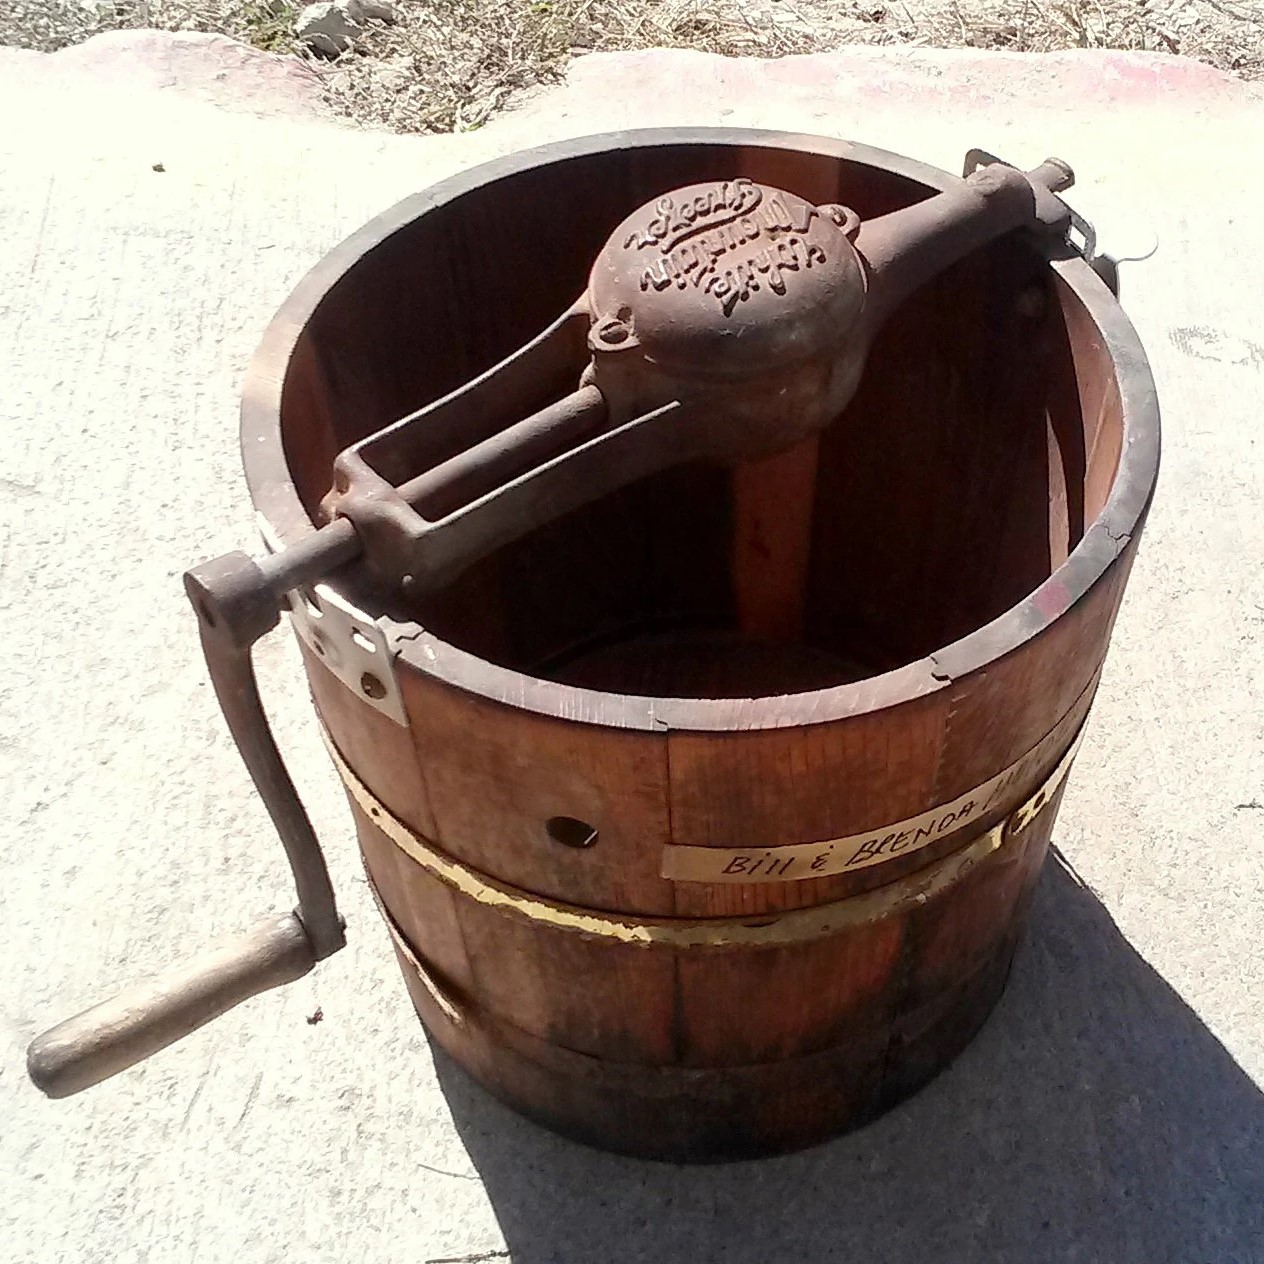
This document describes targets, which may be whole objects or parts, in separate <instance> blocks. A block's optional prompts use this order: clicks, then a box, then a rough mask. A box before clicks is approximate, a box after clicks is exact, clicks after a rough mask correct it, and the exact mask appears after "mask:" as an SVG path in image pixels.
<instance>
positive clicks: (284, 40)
mask: <svg viewBox="0 0 1264 1264" xmlns="http://www.w3.org/2000/svg"><path fill="white" fill-rule="evenodd" d="M391 7H392V8H393V10H394V14H395V20H394V21H392V22H387V21H382V20H380V19H371V20H368V21H366V22H365V23H364V25H363V31H362V34H360V35H359V36H357V37H356V39H355V41H354V43H353V45H352V47H351V48H349V49H348V50H347V51H346V52H344V53H343V54H342V55H341V56H339V57H336V58H327V57H319V56H315V55H314V54H312V52H311V51H310V50H309V49H307V48H306V47H305V46H303V45H302V44H301V42H299V41H298V40H296V38H295V35H294V27H295V23H296V20H297V18H298V14H299V11H300V6H299V5H298V4H296V3H294V2H293V0H4V2H3V3H0V43H2V44H14V45H18V46H20V47H25V48H35V49H41V50H44V51H53V50H55V49H58V48H63V47H65V46H66V45H68V44H73V43H77V42H79V41H81V40H84V39H87V38H88V37H89V36H91V35H94V34H97V33H98V32H100V31H107V30H117V29H120V28H129V27H158V28H162V29H166V30H196V31H214V32H218V33H221V34H225V35H230V36H233V37H235V38H237V39H240V40H243V41H244V42H246V43H248V44H251V45H254V46H255V47H257V48H261V49H265V50H268V51H270V52H276V53H282V54H286V55H293V56H299V57H305V58H308V59H309V60H311V62H312V64H313V67H314V68H315V69H316V70H318V71H319V73H320V75H321V77H322V80H323V82H324V85H325V89H326V91H327V93H328V94H329V97H330V99H331V101H332V102H333V103H334V105H335V106H336V107H337V108H338V109H339V110H340V111H342V112H343V113H344V114H346V115H347V116H348V117H349V118H350V119H352V120H354V121H355V122H358V123H361V124H364V125H367V126H377V127H387V128H390V129H391V130H394V131H404V132H445V131H464V130H468V129H470V128H475V127H478V126H480V125H481V124H482V123H484V122H485V121H486V120H487V119H488V118H489V117H490V116H491V115H492V114H493V113H494V112H495V111H496V110H497V109H499V108H501V107H502V106H503V105H504V104H505V103H506V101H507V100H509V99H510V98H511V97H512V95H513V94H514V93H515V92H518V91H520V90H522V89H524V88H529V87H532V86H534V85H536V84H539V83H546V82H548V81H550V80H552V79H556V78H557V77H558V76H559V75H560V74H561V73H562V72H563V70H564V68H565V66H566V63H567V61H568V60H569V59H570V58H571V57H574V56H577V55H582V54H583V53H585V52H590V51H594V50H603V51H609V50H620V49H638V48H653V47H667V48H695V49H702V50H706V51H710V52H717V53H727V54H731V55H734V56H754V57H778V56H784V55H787V54H792V53H808V52H823V51H828V50H830V49H834V48H837V47H839V46H841V45H844V44H913V45H932V46H936V47H945V48H954V47H955V48H961V47H972V48H998V49H1008V50H1011V51H1033V52H1039V51H1047V50H1051V49H1064V48H1120V49H1141V50H1149V51H1156V52H1167V53H1180V54H1183V55H1185V56H1188V57H1195V58H1198V59H1199V60H1202V61H1205V62H1209V63H1210V64H1212V65H1214V66H1217V67H1219V68H1221V69H1223V70H1226V71H1228V72H1230V73H1233V74H1237V75H1240V76H1242V77H1243V78H1249V79H1264V0H1011V2H1009V3H1006V2H1004V0H393V4H392V6H391Z"/></svg>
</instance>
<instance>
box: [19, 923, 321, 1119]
mask: <svg viewBox="0 0 1264 1264" xmlns="http://www.w3.org/2000/svg"><path fill="white" fill-rule="evenodd" d="M315 964H316V954H315V952H314V951H313V949H312V945H311V941H310V940H309V939H308V938H307V932H306V931H304V929H303V924H302V922H300V921H299V919H298V918H297V917H296V916H295V915H294V914H293V913H286V914H283V915H280V916H277V917H270V918H268V919H267V920H266V921H263V922H260V923H259V924H258V925H257V926H255V928H254V929H253V930H250V931H247V932H246V934H244V935H241V936H239V937H238V938H236V939H233V940H229V941H228V942H226V943H224V944H222V945H221V946H220V947H218V948H213V949H211V950H210V951H209V952H207V953H205V954H204V955H203V956H201V957H198V958H197V959H195V960H194V961H191V962H188V963H186V964H185V965H181V966H175V967H172V968H171V969H169V970H167V971H165V972H164V973H163V974H160V975H159V976H158V977H157V978H154V979H151V980H149V981H148V982H145V983H139V984H137V985H135V986H134V987H131V988H129V989H127V991H125V992H120V993H119V994H118V995H117V996H113V997H111V998H110V999H109V1000H108V1001H102V1002H101V1003H100V1004H99V1005H94V1006H92V1008H91V1009H86V1010H84V1011H83V1013H82V1014H76V1015H75V1017H74V1018H68V1019H67V1020H66V1021H65V1022H62V1023H58V1024H57V1026H56V1027H53V1028H50V1029H49V1030H48V1031H46V1032H44V1034H43V1035H42V1036H37V1037H36V1038H35V1039H34V1040H33V1041H32V1042H31V1045H30V1047H29V1048H28V1049H27V1051H26V1067H27V1071H28V1072H29V1074H30V1077H31V1079H32V1080H33V1081H34V1083H35V1085H36V1087H37V1088H38V1089H39V1090H40V1091H41V1092H43V1093H45V1094H47V1095H48V1096H49V1097H70V1096H71V1095H73V1094H75V1093H79V1092H82V1091H83V1090H84V1089H85V1088H91V1087H92V1085H94V1084H99V1083H100V1082H101V1081H102V1080H106V1079H109V1077H110V1076H112V1075H117V1074H118V1073H119V1072H120V1071H125V1070H127V1068H128V1067H130V1066H135V1064H136V1063H137V1062H141V1061H143V1060H144V1059H145V1058H147V1057H149V1056H150V1055H151V1054H153V1053H157V1052H158V1050H159V1049H165V1048H166V1047H167V1046H168V1045H170V1044H174V1043H175V1042H176V1041H177V1040H180V1039H182V1038H183V1037H185V1036H187V1035H189V1034H190V1033H191V1032H194V1031H196V1030H197V1029H198V1028H199V1027H202V1026H205V1024H207V1023H209V1022H210V1021H211V1019H213V1018H218V1017H219V1016H220V1015H221V1014H223V1013H226V1012H227V1011H228V1010H230V1009H232V1008H233V1006H234V1005H240V1004H241V1002H242V1001H245V1000H249V999H250V997H252V996H257V995H258V994H259V993H260V992H266V991H268V990H269V989H270V988H275V987H280V986H281V985H282V984H283V983H291V982H293V981H294V980H295V979H298V978H301V977H302V976H303V975H305V974H306V973H307V972H308V971H309V970H310V969H311V968H312V966H314V965H315Z"/></svg>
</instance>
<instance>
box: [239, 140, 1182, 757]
mask: <svg viewBox="0 0 1264 1264" xmlns="http://www.w3.org/2000/svg"><path fill="white" fill-rule="evenodd" d="M685 145H699V146H704V145H705V146H708V147H715V146H729V147H732V148H734V149H741V148H762V149H786V150H793V151H798V152H805V153H811V154H817V155H820V156H822V157H826V158H833V159H836V160H839V161H844V160H845V161H852V162H857V163H861V164H865V165H868V166H872V167H878V168H882V169H885V170H887V171H890V172H892V173H893V174H895V175H898V176H903V177H905V178H906V179H909V180H911V181H915V182H917V183H920V184H922V185H923V186H925V187H927V188H930V189H932V190H935V191H941V190H943V189H946V188H949V187H950V186H951V185H952V184H953V183H954V181H955V177H953V176H951V175H949V174H948V173H947V172H945V171H942V170H940V169H938V168H936V167H932V166H930V165H928V164H926V163H921V162H917V161H914V160H913V159H910V158H905V157H903V156H901V155H899V154H893V153H890V152H888V151H886V150H882V149H876V148H873V147H870V146H866V145H859V144H854V143H851V142H848V141H842V140H836V139H831V138H828V137H820V136H807V135H797V134H794V133H788V132H777V131H765V130H761V129H754V128H644V129H638V130H634V131H626V132H613V133H607V134H604V135H599V136H589V137H584V138H582V139H578V140H569V141H562V142H556V143H553V144H549V145H543V146H540V147H538V148H535V149H530V150H524V151H520V152H518V153H514V154H511V155H509V156H507V157H503V158H498V159H495V160H493V161H491V162H486V163H482V164H480V165H478V166H475V167H472V168H470V169H469V170H468V171H464V172H461V173H460V174H458V175H455V176H452V177H450V178H449V179H447V180H444V181H442V182H441V183H439V184H437V185H434V186H433V187H431V188H429V189H426V190H424V191H422V192H420V193H416V194H413V195H412V196H411V197H408V198H405V199H404V200H403V201H401V202H398V203H397V204H396V205H395V206H393V207H391V208H390V209H389V210H387V211H385V212H383V213H382V214H381V215H378V216H377V217H375V218H374V219H372V220H370V221H369V223H367V224H366V225H364V227H362V228H361V229H359V230H358V231H357V232H355V233H353V234H352V235H351V236H350V237H348V238H347V239H346V240H345V241H343V242H342V243H341V244H340V245H338V246H336V247H334V249H333V250H331V251H330V252H329V253H328V254H326V255H325V257H324V258H323V259H321V260H320V262H319V263H317V264H316V266H315V267H314V268H313V269H312V270H311V271H310V272H309V273H308V274H307V275H306V276H305V277H304V278H303V280H302V281H301V282H300V283H299V284H298V286H297V287H296V288H295V290H294V292H293V293H292V294H291V295H290V297H289V298H288V299H287V300H286V302H285V303H284V304H283V305H282V307H281V309H280V310H279V311H278V313H277V315H276V316H275V317H274V318H273V320H272V322H271V323H270V324H269V326H268V328H267V330H266V331H265V333H264V336H263V339H262V341H261V342H260V345H259V347H258V350H257V351H256V352H255V355H254V357H253V359H252V360H251V363H250V367H249V370H248V372H247V375H246V380H245V385H244V388H243V394H242V406H241V446H242V459H243V464H244V466H245V473H246V482H247V485H248V487H249V489H250V493H251V497H252V499H253V501H254V505H255V509H256V510H257V512H258V513H259V514H260V515H261V517H262V518H263V519H264V520H265V522H266V523H267V524H268V527H269V528H270V530H271V531H272V532H273V533H274V534H275V535H276V537H277V538H278V539H279V540H280V542H281V543H282V544H285V545H291V544H293V543H295V542H296V541H298V540H299V539H301V538H302V537H303V536H305V535H308V534H310V533H311V532H313V531H314V530H315V529H316V528H315V526H314V525H313V523H312V521H311V519H310V518H309V517H308V515H307V511H306V510H305V509H304V508H303V505H302V502H301V501H300V499H299V496H298V492H297V490H296V488H295V486H294V483H293V481H292V479H291V476H290V471H289V466H288V465H287V463H286V460H285V452H284V447H283V443H282V436H281V425H280V417H281V397H282V392H283V389H284V383H285V377H286V372H287V370H288V367H289V363H290V359H291V356H292V355H293V352H294V349H295V345H296V343H297V341H298V339H299V337H300V335H301V333H302V331H303V330H304V329H305V327H306V325H307V322H308V321H309V320H310V319H311V317H312V316H313V314H314V313H315V311H316V309H317V307H318V306H319V305H320V303H321V302H322V301H323V300H324V299H325V297H326V296H327V295H328V294H329V292H330V291H331V290H332V289H333V288H334V286H335V285H336V284H337V283H338V282H339V281H340V280H341V279H342V278H343V277H344V276H345V275H346V274H347V273H349V272H350V271H351V270H352V269H353V268H354V267H355V266H356V264H357V263H359V261H360V260H361V259H362V258H364V256H366V255H367V254H368V253H369V252H370V251H372V250H373V249H374V248H375V247H377V246H380V245H381V244H383V243H384V242H385V241H386V240H387V239H388V238H389V237H390V236H391V235H392V234H394V233H395V232H396V231H398V230H399V229H401V228H403V227H404V226H405V225H407V224H409V223H411V222H413V221H414V220H416V219H418V218H420V217H421V216H423V215H425V214H427V213H428V212H432V211H434V210H437V209H438V208H440V207H443V206H446V205H448V204H450V203H452V202H454V201H456V200H458V199H459V198H461V197H463V196H465V195H467V194H469V193H472V192H473V191H474V190H476V189H478V188H480V187H482V186H484V185H487V184H490V183H493V182H495V181H497V180H500V179H503V178H505V177H508V176H512V175H516V174H519V173H521V172H523V171H527V170H530V169H532V168H535V167H544V166H549V165H552V164H555V163H561V162H565V161H569V160H572V159H575V158H583V157H589V156H595V155H596V154H599V153H602V152H605V151H608V150H611V149H619V150H625V151H626V150H628V149H653V148H658V147H664V146H674V147H678V146H685ZM1047 257H1049V264H1050V267H1051V268H1053V269H1054V270H1055V272H1056V273H1057V274H1058V276H1059V277H1060V279H1061V280H1062V281H1063V282H1064V283H1065V284H1066V285H1067V287H1068V288H1069V289H1070V290H1071V292H1072V293H1073V294H1074V295H1075V297H1076V298H1077V299H1078V301H1079V302H1080V303H1081V304H1082V305H1083V307H1084V309H1085V311H1086V312H1087V314H1088V316H1089V317H1090V319H1091V320H1092V321H1093V323H1094V325H1095V326H1096V327H1097V329H1098V331H1099V332H1100V334H1101V337H1102V340H1103V342H1104V344H1105V346H1106V349H1107V351H1108V352H1109V354H1110V358H1111V363H1112V364H1113V365H1114V369H1115V375H1116V380H1117V383H1118V387H1119V394H1120V403H1121V408H1122V412H1123V435H1122V440H1121V445H1120V455H1119V465H1118V468H1117V470H1116V472H1115V478H1114V480H1113V482H1112V484H1111V489H1110V493H1109V495H1108V497H1107V499H1106V503H1105V505H1104V506H1103V508H1102V511H1101V513H1100V514H1099V515H1098V516H1097V518H1096V519H1094V521H1093V522H1092V523H1091V524H1089V525H1088V526H1087V527H1086V529H1085V531H1084V534H1083V536H1082V537H1081V539H1080V541H1079V543H1078V544H1077V545H1076V547H1075V548H1074V549H1073V550H1072V552H1071V554H1070V555H1069V557H1068V558H1067V560H1066V561H1065V562H1064V563H1063V564H1062V565H1061V566H1059V567H1058V568H1057V569H1056V570H1055V571H1053V572H1052V573H1051V574H1050V575H1049V576H1048V577H1047V578H1046V579H1045V580H1044V581H1043V582H1042V583H1041V584H1040V585H1039V586H1038V587H1037V588H1036V589H1035V590H1034V591H1033V592H1031V593H1029V594H1028V595H1027V597H1025V598H1024V599H1023V600H1022V601H1020V602H1018V603H1017V604H1016V605H1014V606H1011V607H1010V609H1008V610H1006V611H1005V612H1004V613H1003V614H1001V615H999V616H997V618H995V619H993V620H992V621H991V622H990V623H987V624H985V625H984V626H983V627H981V628H979V629H977V630H976V631H974V632H971V633H970V634H969V635H968V636H965V637H962V638H960V639H959V640H957V641H955V642H953V643H951V644H950V645H947V646H945V647H943V648H942V649H938V650H936V651H934V652H933V653H932V654H930V655H927V656H925V657H923V658H921V659H919V660H917V661H915V662H912V663H907V664H905V665H904V666H902V667H898V668H896V669H894V670H892V671H889V672H885V673H883V674H881V675H878V676H873V677H870V678H868V679H865V680H860V681H857V682H855V683H853V684H846V685H837V686H833V687H831V688H828V689H821V690H816V691H812V692H811V693H810V694H809V695H806V696H809V697H810V698H811V699H812V702H811V708H810V717H809V719H808V722H811V723H827V722H831V721H836V720H839V719H843V718H846V717H848V716H855V715H863V714H866V713H868V712H872V711H878V710H883V709H886V708H889V707H892V706H896V705H898V704H900V703H902V702H907V701H909V700H911V699H913V698H916V697H920V696H924V695H926V694H929V693H933V692H935V691H936V690H939V689H942V688H945V687H947V686H948V685H949V684H951V683H952V681H953V680H955V679H960V678H961V677H962V676H964V675H967V674H969V673H971V672H974V671H977V670H979V669H980V668H982V667H985V666H987V665H988V664H989V663H992V662H995V661H996V660H998V659H1000V658H1003V657H1004V656H1005V655H1007V654H1010V653H1012V652H1013V651H1015V650H1017V649H1019V648H1020V647H1021V646H1022V645H1024V644H1025V643H1027V642H1029V641H1031V640H1034V639H1035V638H1036V637H1038V636H1040V635H1041V634H1042V633H1043V632H1044V631H1046V630H1047V629H1048V628H1049V627H1050V626H1052V624H1053V623H1054V622H1056V620H1057V619H1058V618H1059V617H1060V616H1061V615H1062V614H1063V613H1065V612H1066V611H1067V610H1069V609H1070V608H1071V607H1072V606H1074V605H1075V603H1076V602H1077V601H1079V600H1080V599H1081V598H1082V597H1083V596H1084V595H1085V594H1086V593H1088V592H1089V591H1090V589H1092V588H1093V586H1094V585H1095V584H1096V583H1097V582H1098V581H1099V580H1100V579H1101V578H1102V577H1103V576H1104V575H1105V574H1106V572H1107V571H1108V570H1109V568H1110V567H1111V565H1113V564H1114V563H1115V562H1116V560H1117V559H1118V558H1119V555H1120V554H1121V553H1122V552H1123V550H1124V549H1125V547H1126V546H1127V544H1128V542H1129V540H1130V539H1131V538H1132V536H1133V535H1134V534H1135V533H1136V532H1137V531H1138V530H1139V529H1140V527H1141V525H1142V523H1143V522H1144V520H1145V515H1146V513H1147V511H1148V510H1149V506H1150V501H1151V498H1152V497H1153V494H1154V488H1155V483H1156V481H1157V478H1158V468H1159V449H1160V426H1159V407H1158V399H1157V395H1156V392H1155V386H1154V379H1153V376H1152V374H1151V371H1150V365H1149V361H1148V360H1147V358H1146V354H1145V351H1144V349H1143V348H1142V346H1141V342H1140V339H1139V338H1138V337H1137V333H1136V330H1135V329H1134V328H1133V326H1132V323H1131V322H1130V321H1129V319H1128V317H1127V316H1126V315H1125V313H1124V310H1123V308H1122V307H1121V306H1120V305H1119V302H1118V300H1117V299H1116V298H1115V296H1114V295H1113V294H1112V293H1111V292H1110V290H1109V289H1108V288H1107V286H1106V285H1105V284H1104V283H1103V281H1102V280H1101V279H1100V278H1099V277H1098V275H1097V274H1096V273H1095V272H1094V271H1093V269H1092V268H1090V267H1089V265H1088V264H1087V263H1086V262H1085V261H1084V260H1083V259H1080V258H1070V259H1061V258H1059V259H1055V258H1053V257H1052V256H1051V255H1049V256H1047ZM371 613H373V614H375V615H377V616H378V617H379V622H380V623H381V624H382V626H383V628H384V629H385V630H386V633H387V638H388V641H389V642H390V644H391V646H392V648H393V649H395V650H396V651H397V653H398V655H399V658H400V659H401V660H403V661H404V662H405V663H407V664H408V665H409V666H411V667H413V668H414V669H416V670H418V671H421V672H425V673H427V674H428V675H430V676H433V677H435V678H437V679H439V680H442V681H444V682H445V683H447V684H450V685H453V686H455V687H457V688H460V689H462V690H465V691H467V692H469V693H474V694H479V695H482V696H484V697H486V698H488V699H490V700H492V701H494V702H497V703H500V704H502V705H506V706H512V707H517V708H520V709H523V710H527V711H533V712H537V713H539V714H542V715H546V716H552V717H559V718H561V717H564V718H567V719H569V720H572V721H575V722H579V723H587V724H596V725H601V726H603V727H614V728H629V729H642V730H651V731H658V732H666V731H668V730H671V729H675V730H682V729H685V730H695V731H718V730H730V731H731V730H735V729H736V730H759V729H774V728H783V727H799V726H802V725H803V724H804V723H805V716H804V715H803V714H795V713H794V709H792V708H787V706H786V703H785V698H784V697H763V698H740V699H731V698H730V699H712V698H656V697H638V696H634V695H626V694H614V693H605V692H601V691H599V690H595V689H584V688H580V687H578V686H574V685H566V684H561V683H558V682H555V681H549V680H542V679H539V678H537V677H533V676H529V675H525V674H523V673H521V672H518V671H515V670H514V669H512V668H508V667H501V666H499V665H497V664H495V663H491V662H488V661H487V660H485V659H482V658H479V657H477V656H476V655H474V654H471V653H469V652H468V651H466V650H463V649H461V648H460V647H459V646H457V645H454V644H452V643H451V642H448V641H444V640H442V639H441V638H439V637H437V636H435V635H434V634H433V633H431V632H429V631H428V630H426V629H424V628H423V629H421V630H420V633H419V632H418V625H416V624H415V623H414V624H407V623H397V622H395V621H393V620H392V619H390V618H389V617H388V616H387V615H386V614H385V612H383V611H372V612H371Z"/></svg>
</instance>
